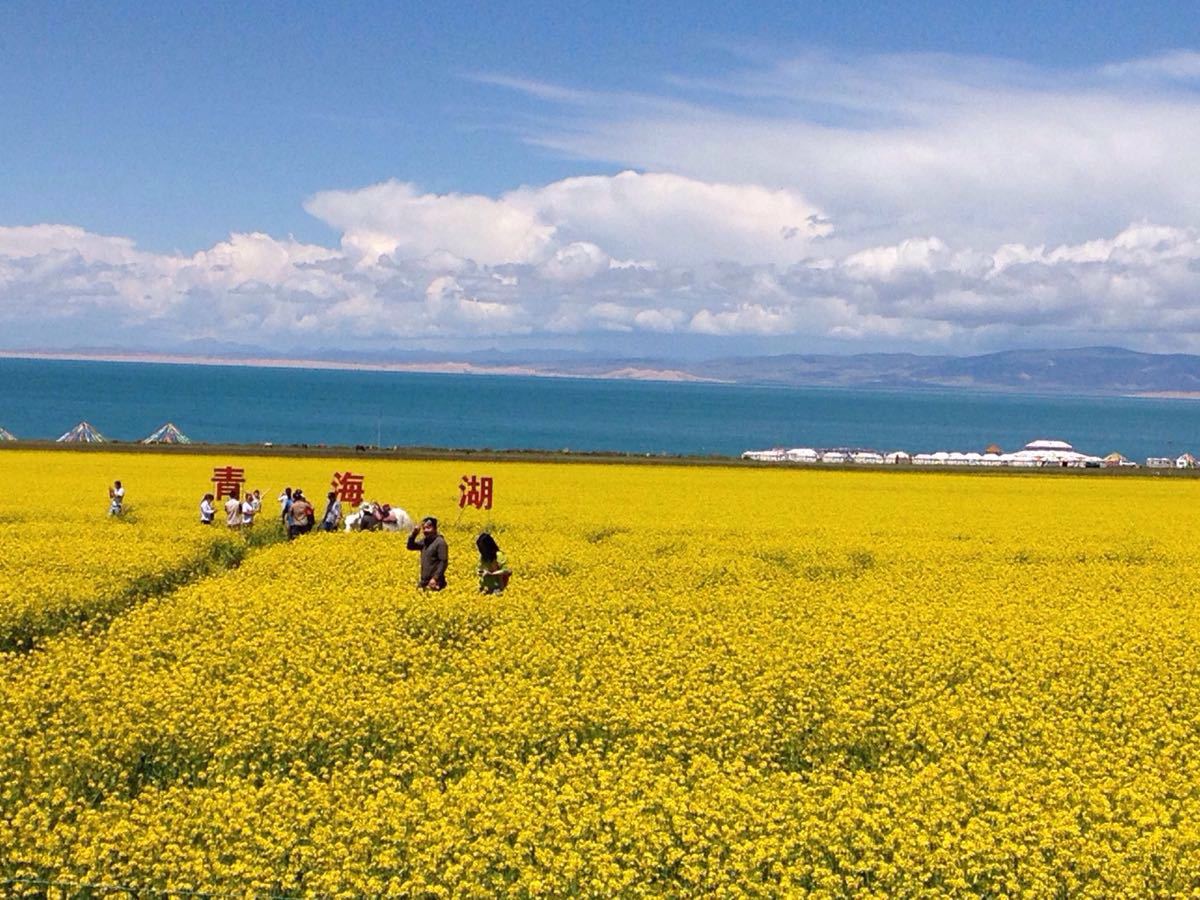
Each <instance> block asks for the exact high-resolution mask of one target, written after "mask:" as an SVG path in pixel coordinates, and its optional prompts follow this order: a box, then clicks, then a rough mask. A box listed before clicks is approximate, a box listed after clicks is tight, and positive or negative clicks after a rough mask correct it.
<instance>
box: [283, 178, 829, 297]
mask: <svg viewBox="0 0 1200 900" xmlns="http://www.w3.org/2000/svg"><path fill="white" fill-rule="evenodd" d="M305 208H306V209H307V210H308V211H309V212H311V213H312V214H313V215H315V216H317V217H318V218H320V219H321V220H323V221H324V222H326V223H328V224H329V225H331V226H333V227H335V228H338V229H340V230H341V231H342V232H343V237H342V246H343V247H344V248H345V249H346V251H347V252H348V253H349V254H351V255H352V256H355V257H358V258H361V259H365V260H367V261H374V260H375V259H376V258H378V257H379V256H381V255H388V256H391V257H392V258H393V259H397V260H410V259H413V258H416V257H424V256H429V255H431V254H438V253H442V254H451V255H454V256H457V257H461V258H465V259H471V260H473V261H475V262H477V263H480V264H482V265H499V264H503V263H513V264H534V265H536V264H540V263H546V262H549V263H550V267H549V269H548V271H558V272H560V273H563V274H564V275H566V277H571V276H570V275H568V274H566V270H564V269H563V268H562V266H561V264H562V263H563V261H564V260H563V256H562V254H563V253H567V254H572V255H573V256H574V258H575V259H576V261H578V260H579V259H580V258H581V254H591V253H592V251H590V250H585V249H584V248H586V247H589V246H590V247H598V248H602V251H603V252H604V253H607V254H611V255H612V256H615V257H619V258H625V259H639V260H648V261H651V262H653V263H655V264H663V265H685V264H695V263H698V262H704V261H708V260H714V259H729V260H737V261H739V262H750V263H760V262H762V263H766V262H778V263H788V262H796V261H798V260H801V259H803V258H804V257H805V256H806V255H808V254H809V253H810V252H811V249H810V242H811V241H812V240H813V239H814V238H818V237H823V236H825V235H827V234H829V233H830V232H831V231H832V225H831V224H830V223H829V222H828V221H827V220H825V219H823V218H822V215H821V213H820V211H819V210H818V209H817V208H816V207H814V206H813V205H811V204H810V203H808V202H806V201H805V200H804V199H803V198H802V197H801V196H800V195H799V194H797V193H796V192H794V191H787V190H769V189H767V188H764V187H761V186H759V185H753V184H738V183H724V182H722V183H716V182H704V181H698V180H696V179H692V178H683V177H680V176H678V175H672V174H664V173H646V174H639V173H637V172H622V173H620V174H618V175H614V176H588V177H581V178H567V179H564V180H562V181H557V182H554V183H552V184H548V185H545V186H542V187H537V188H529V187H526V188H520V189H518V190H514V191H510V192H508V193H506V194H503V195H501V196H500V197H497V198H490V197H482V196H466V195H460V194H443V195H436V194H420V193H418V192H417V190H416V189H415V188H414V187H413V186H412V185H408V184H401V183H399V182H395V181H389V182H385V183H384V184H377V185H372V186H371V187H366V188H361V189H359V190H354V191H324V192H322V193H319V194H317V195H316V196H314V197H312V198H311V199H310V200H309V201H308V203H307V204H306V206H305ZM572 246H574V248H575V249H574V250H570V249H568V248H570V247H572ZM597 258H598V257H597Z"/></svg>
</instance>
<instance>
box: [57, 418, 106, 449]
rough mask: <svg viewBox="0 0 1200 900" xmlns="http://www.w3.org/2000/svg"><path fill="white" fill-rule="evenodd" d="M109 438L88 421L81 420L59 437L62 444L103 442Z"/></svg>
mask: <svg viewBox="0 0 1200 900" xmlns="http://www.w3.org/2000/svg"><path fill="white" fill-rule="evenodd" d="M106 440H107V438H105V437H104V435H102V434H101V433H100V432H98V431H97V430H96V429H95V428H93V427H92V426H91V424H90V423H88V422H80V423H79V424H78V425H76V426H75V427H74V428H72V429H71V430H70V431H68V432H67V433H66V434H64V435H63V436H62V437H60V438H59V439H58V443H60V444H103V443H104V442H105V441H106Z"/></svg>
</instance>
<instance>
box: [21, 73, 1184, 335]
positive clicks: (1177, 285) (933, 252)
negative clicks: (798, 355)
mask: <svg viewBox="0 0 1200 900" xmlns="http://www.w3.org/2000/svg"><path fill="white" fill-rule="evenodd" d="M1198 60H1200V55H1196V54H1190V53H1178V54H1172V55H1169V56H1164V57H1160V58H1155V59H1148V60H1134V61H1131V62H1128V63H1122V64H1115V65H1110V66H1107V67H1104V68H1100V69H1095V70H1079V71H1073V72H1055V73H1050V72H1046V71H1042V70H1038V69H1034V68H1030V67H1028V66H1017V65H1012V64H1008V63H1001V62H994V61H986V60H972V59H952V58H946V57H876V58H871V59H836V58H830V57H821V56H806V57H802V58H798V59H790V60H780V61H776V62H774V63H771V64H768V65H758V66H757V67H755V68H751V69H746V70H743V71H740V72H737V73H733V74H727V75H725V76H723V77H719V78H712V79H708V80H705V81H695V80H684V79H674V80H671V81H670V82H664V89H663V93H662V95H660V96H655V95H646V96H639V97H629V96H621V97H611V96H606V95H602V94H596V93H593V92H587V91H580V90H574V89H572V90H568V89H557V88H555V87H554V86H545V85H541V86H539V85H535V84H531V83H529V82H524V81H520V80H516V79H507V80H506V79H492V83H493V84H496V85H503V87H504V88H505V89H519V90H522V91H524V92H526V93H528V94H529V95H530V96H534V97H536V98H537V99H538V100H539V101H540V102H543V103H546V104H549V105H550V108H551V110H552V113H553V114H552V115H551V116H550V117H549V120H548V122H547V124H545V125H544V127H542V128H541V129H539V130H538V131H537V132H536V133H531V134H530V135H529V138H530V140H533V141H536V142H538V143H540V144H542V145H544V146H552V147H558V148H559V149H562V150H565V151H567V152H570V153H572V154H574V155H576V156H581V157H591V158H594V159H598V160H604V161H606V162H612V161H615V162H618V163H623V164H628V165H636V166H638V167H639V168H641V169H643V171H634V170H628V171H623V172H619V173H618V174H615V175H586V176H580V177H573V178H566V179H562V180H560V181H555V182H552V183H549V184H542V185H526V186H522V187H518V188H514V189H512V190H509V191H505V192H501V193H497V194H496V195H494V196H493V195H469V194H455V193H449V194H435V193H429V192H425V191H422V190H421V189H419V188H418V187H417V186H415V185H413V184H409V183H406V182H402V181H387V182H383V183H381V184H375V185H368V186H365V187H361V188H358V189H353V190H330V191H323V192H320V193H318V194H316V195H314V196H313V197H311V198H309V199H308V201H307V202H306V204H305V208H306V209H307V210H308V211H309V212H310V213H311V214H312V215H314V216H316V217H317V218H319V219H320V220H321V221H323V222H325V223H326V224H328V225H329V226H331V227H332V228H334V229H336V230H337V231H338V232H339V233H340V235H341V239H340V241H338V242H336V246H332V247H324V246H318V245H313V244H306V243H302V242H299V241H296V240H293V239H290V238H277V237H272V236H270V235H266V234H261V233H249V234H233V235H230V236H229V238H228V239H226V240H224V241H221V242H220V243H218V244H216V245H214V246H212V247H210V248H207V249H205V250H202V251H200V252H197V253H194V254H191V255H184V254H159V253H149V252H146V251H143V250H141V249H139V248H138V247H137V245H136V244H135V243H134V242H133V241H131V240H129V239H127V238H123V237H112V236H105V235H97V234H93V233H89V232H87V231H84V230H82V229H80V228H76V227H72V226H67V225H38V226H33V227H9V228H5V227H0V334H4V335H5V338H4V339H3V343H5V344H7V345H8V346H21V345H23V346H31V345H32V346H53V345H58V346H64V345H66V346H70V345H77V344H89V343H90V344H94V343H97V342H110V343H119V344H124V345H128V346H147V345H153V344H155V343H163V342H166V343H171V342H176V343H178V342H182V341H184V340H187V339H190V338H202V337H216V338H222V339H233V340H237V341H239V342H243V343H257V344H264V345H266V344H271V345H274V346H285V347H292V346H302V347H335V346H340V345H349V346H369V347H391V346H397V345H403V346H413V345H419V344H421V343H422V342H425V341H429V340H432V339H440V340H445V341H449V340H456V341H457V340H465V341H471V340H475V341H477V342H479V343H484V342H486V343H488V344H495V343H497V342H498V341H502V340H503V339H504V338H505V337H509V336H522V337H525V338H528V339H529V340H531V341H536V340H537V339H538V338H539V337H545V338H546V339H548V340H553V339H557V338H561V337H563V336H582V339H581V341H580V344H581V345H584V346H586V345H587V344H586V340H587V339H588V336H594V335H610V336H612V338H613V340H614V341H616V342H621V341H625V340H626V338H625V336H627V335H643V334H644V335H647V336H649V341H650V343H651V345H652V344H653V341H654V340H655V336H657V340H658V342H659V344H658V346H661V347H662V348H663V352H664V353H669V352H670V348H671V347H672V346H673V345H674V344H676V343H677V342H679V341H682V340H686V339H689V337H691V336H695V338H696V339H697V340H699V339H705V340H709V341H716V340H720V341H724V342H725V343H726V345H728V346H730V347H743V346H753V342H754V341H772V342H774V343H773V344H772V346H774V347H779V346H781V344H780V342H781V341H782V342H785V345H787V346H792V347H794V349H796V350H798V351H803V350H806V349H809V348H810V347H811V346H813V344H814V342H823V346H826V347H828V346H829V342H831V341H832V342H839V343H840V345H841V346H844V347H845V348H846V349H897V348H903V349H926V350H931V351H937V352H966V351H971V350H986V349H996V348H1000V347H1006V346H1014V345H1022V346H1031V345H1038V344H1055V345H1063V344H1076V345H1082V344H1094V343H1119V344H1124V345H1128V346H1135V347H1138V348H1140V349H1151V350H1200V303H1198V302H1197V298H1200V230H1198V229H1200V178H1198V177H1197V176H1198V175H1200V171H1198V169H1200V162H1197V161H1196V159H1195V158H1194V154H1193V153H1192V152H1191V147H1192V146H1194V145H1195V144H1196V143H1197V141H1198V140H1200V99H1198V96H1197V87H1198V86H1200V74H1198V73H1200V62H1198ZM739 341H740V342H742V343H740V344H739V343H738V342H739ZM710 345H711V344H710ZM643 346H645V345H643Z"/></svg>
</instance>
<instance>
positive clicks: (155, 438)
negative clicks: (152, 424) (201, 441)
mask: <svg viewBox="0 0 1200 900" xmlns="http://www.w3.org/2000/svg"><path fill="white" fill-rule="evenodd" d="M191 442H192V439H191V438H190V437H188V436H187V435H186V434H184V433H183V432H182V431H180V430H179V429H178V428H176V427H175V423H174V422H168V423H167V424H166V425H164V426H163V427H162V428H160V429H158V431H156V432H154V434H152V435H150V436H149V437H147V438H142V443H143V444H190V443H191Z"/></svg>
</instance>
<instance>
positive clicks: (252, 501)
mask: <svg viewBox="0 0 1200 900" xmlns="http://www.w3.org/2000/svg"><path fill="white" fill-rule="evenodd" d="M224 509H225V524H226V525H227V526H228V527H229V528H232V529H234V530H239V531H240V530H241V529H243V528H249V527H250V526H251V525H253V524H254V518H255V516H257V515H258V513H259V510H261V509H262V492H260V491H246V494H245V496H244V497H243V496H242V492H241V491H240V490H238V489H237V488H236V487H235V488H233V490H232V491H230V493H229V497H228V498H227V499H226V500H225V504H224ZM216 516H217V507H216V502H215V500H214V498H213V495H212V494H205V495H204V496H203V497H202V498H201V499H200V524H201V525H211V524H212V523H213V521H214V520H215V519H216Z"/></svg>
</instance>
